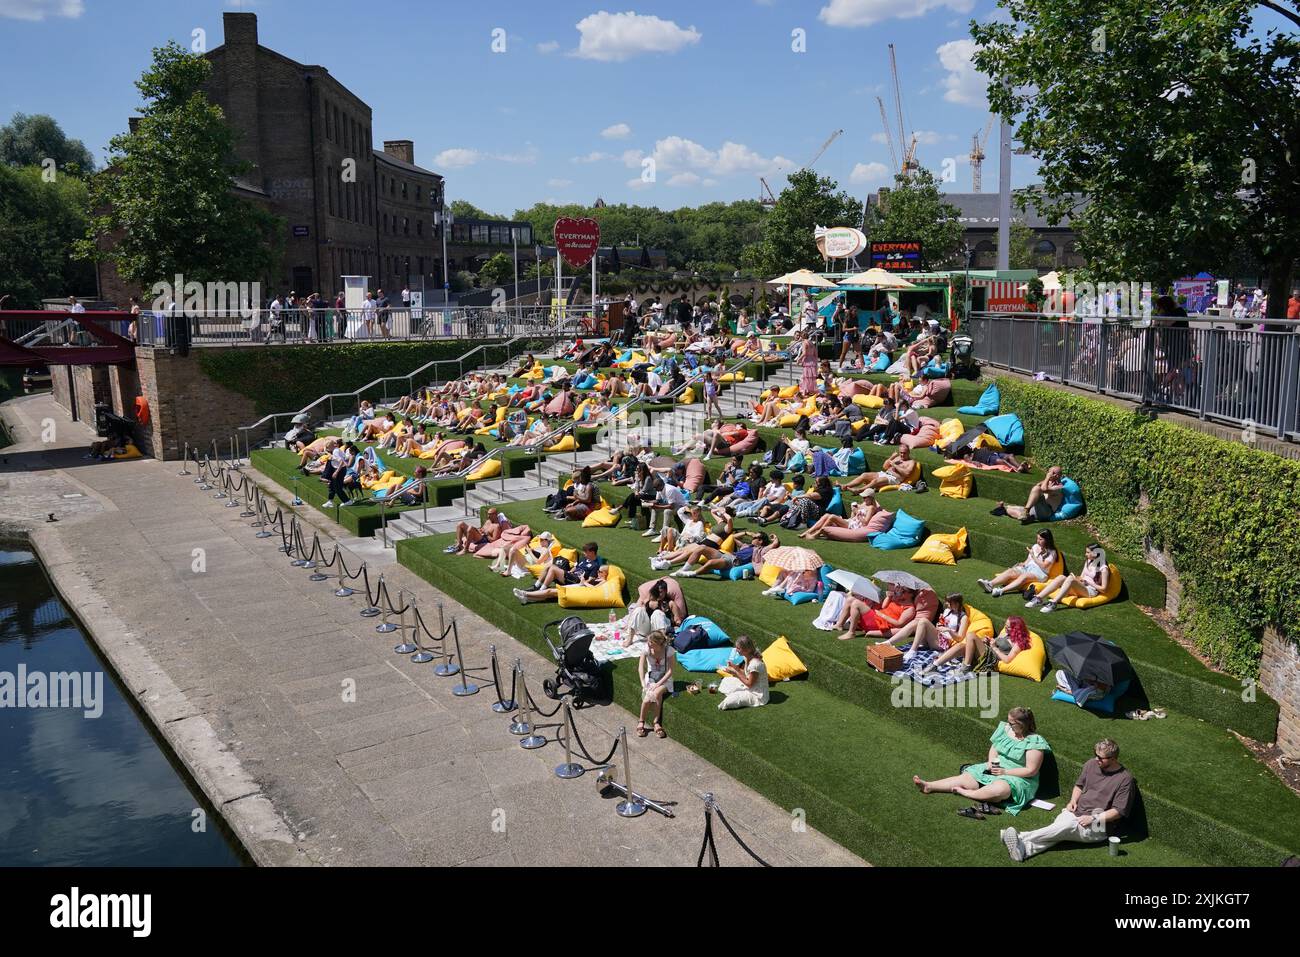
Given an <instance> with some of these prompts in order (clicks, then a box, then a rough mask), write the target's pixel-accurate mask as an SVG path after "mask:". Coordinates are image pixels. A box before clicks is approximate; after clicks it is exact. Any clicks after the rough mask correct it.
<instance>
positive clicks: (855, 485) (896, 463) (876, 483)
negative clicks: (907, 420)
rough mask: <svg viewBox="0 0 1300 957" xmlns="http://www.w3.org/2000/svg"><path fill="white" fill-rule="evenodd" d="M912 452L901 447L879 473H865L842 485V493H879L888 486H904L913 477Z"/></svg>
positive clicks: (888, 459)
mask: <svg viewBox="0 0 1300 957" xmlns="http://www.w3.org/2000/svg"><path fill="white" fill-rule="evenodd" d="M912 462H913V459H912V450H911V449H910V448H908V447H907V446H906V445H900V446H899V447H898V451H897V452H895V453H894V454H893V455H891V456H890V457H889V458H887V459H885V463H884V465H882V466H881V467H880V471H879V472H863V473H862V474H861V475H855V476H853V478H851V479H849V480H848V481H847V482H841V483H840V490H841V491H842V492H864V491H866V490H868V489H870V490H871V491H873V492H874V491H878V490H879V489H882V488H884V487H885V486H886V485H902V484H903V483H904V482H906V481H907V480H908V479H909V478H910V477H911V475H912V468H913V466H912Z"/></svg>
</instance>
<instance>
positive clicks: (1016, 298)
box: [971, 279, 1034, 312]
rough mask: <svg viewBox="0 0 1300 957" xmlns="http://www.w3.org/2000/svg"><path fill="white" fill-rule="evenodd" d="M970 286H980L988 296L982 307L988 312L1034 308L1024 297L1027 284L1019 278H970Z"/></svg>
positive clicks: (1029, 310) (1025, 310) (1030, 309)
mask: <svg viewBox="0 0 1300 957" xmlns="http://www.w3.org/2000/svg"><path fill="white" fill-rule="evenodd" d="M971 285H972V286H980V287H983V288H984V289H985V290H986V293H985V294H986V295H987V296H988V299H987V301H986V302H985V304H984V308H985V309H986V310H987V311H988V312H1033V311H1034V309H1033V307H1032V306H1030V305H1029V301H1028V300H1027V299H1025V293H1026V292H1027V290H1028V288H1029V287H1028V284H1027V283H1025V282H1023V281H1020V280H1007V279H984V280H981V279H972V280H971Z"/></svg>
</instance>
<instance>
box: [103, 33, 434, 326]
mask: <svg viewBox="0 0 1300 957" xmlns="http://www.w3.org/2000/svg"><path fill="white" fill-rule="evenodd" d="M222 23H223V27H224V30H225V42H224V43H223V44H222V45H221V46H219V47H217V48H216V49H214V50H211V51H209V52H208V53H207V54H206V56H207V58H208V60H209V61H210V62H211V63H212V73H211V76H210V78H209V80H208V85H207V94H208V97H209V99H211V100H212V102H214V103H216V104H217V105H218V106H220V107H221V109H222V111H223V112H224V113H225V117H226V122H227V123H229V124H230V125H231V127H233V128H234V130H235V134H236V147H235V149H236V152H237V153H238V155H239V156H240V157H241V158H242V159H244V160H246V161H247V162H248V163H250V164H251V165H252V166H253V169H252V170H251V171H250V172H249V173H248V174H247V175H246V176H245V177H243V179H242V180H241V181H239V182H238V183H236V184H235V185H234V189H235V190H236V192H238V193H239V194H240V195H241V196H243V197H244V198H245V199H249V200H252V201H254V202H260V203H262V204H263V205H264V206H265V207H266V208H267V209H269V210H270V211H271V212H272V213H274V214H275V215H277V216H279V217H281V218H282V219H283V220H284V222H285V226H284V229H285V235H284V256H283V259H282V261H281V265H280V269H279V273H278V274H277V275H273V276H272V277H270V281H271V283H272V287H273V288H270V289H263V293H264V294H265V295H266V296H267V297H268V298H269V297H270V296H271V295H274V294H276V293H284V292H288V291H290V290H293V291H296V292H298V293H299V294H302V295H305V294H307V293H310V292H319V293H321V294H322V295H332V294H334V293H336V292H338V291H339V290H340V289H342V288H343V285H342V281H341V279H340V277H341V276H343V275H363V276H370V287H371V288H372V289H374V288H377V287H383V288H384V289H385V290H387V291H389V292H390V293H395V292H397V291H398V290H400V289H401V287H402V285H403V284H404V283H407V282H410V283H412V284H413V287H416V288H418V286H419V284H420V277H424V283H425V286H426V287H427V288H430V289H437V288H440V287H441V285H442V260H441V250H442V240H441V237H440V236H439V234H438V229H437V227H436V226H435V225H434V215H433V214H434V212H435V210H439V209H441V208H442V204H443V195H444V194H443V180H442V177H441V176H439V175H438V174H437V173H434V172H432V171H431V170H427V169H424V168H423V167H420V166H417V165H416V164H415V144H414V143H412V142H411V141H410V140H386V141H384V144H383V149H382V150H377V149H375V148H374V145H373V140H372V133H371V111H370V107H369V105H368V104H366V103H365V102H364V101H363V100H362V99H360V98H359V97H358V96H356V95H355V94H354V93H352V91H351V90H349V89H348V88H347V87H345V86H343V84H341V83H339V82H338V81H337V80H336V79H334V78H333V77H332V76H330V73H329V71H328V70H327V69H325V67H322V66H310V65H305V64H302V63H298V62H297V61H295V60H291V59H289V58H288V57H286V56H284V55H283V54H280V53H277V52H276V51H274V50H270V49H267V48H266V47H264V46H261V45H260V44H259V43H258V42H257V15H256V14H252V13H229V12H228V13H226V14H224V16H223V17H222ZM106 241H108V242H111V237H107V238H106ZM231 278H232V281H247V282H252V281H255V280H257V279H259V278H260V277H247V278H245V277H231ZM99 284H100V295H101V296H102V297H104V298H108V299H111V300H113V301H115V302H118V303H119V304H124V303H125V301H126V297H127V296H128V295H131V294H136V293H138V290H135V289H129V288H127V287H125V286H124V285H123V284H122V283H121V281H120V280H119V279H118V278H117V276H116V274H115V271H114V270H113V269H112V266H111V264H108V263H101V264H100V267H99Z"/></svg>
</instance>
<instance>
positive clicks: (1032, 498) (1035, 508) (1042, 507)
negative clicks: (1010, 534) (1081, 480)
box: [992, 465, 1065, 525]
mask: <svg viewBox="0 0 1300 957" xmlns="http://www.w3.org/2000/svg"><path fill="white" fill-rule="evenodd" d="M1063 476H1064V472H1062V470H1061V467H1060V466H1059V465H1053V466H1052V467H1051V468H1049V469H1048V470H1047V474H1046V475H1044V476H1043V480H1042V481H1041V482H1035V483H1034V485H1033V487H1032V488H1031V489H1030V490H1029V498H1028V499H1026V501H1025V504H1024V505H1023V506H1020V505H1008V504H1007V503H1006V502H998V504H997V507H996V508H994V509H993V512H992V514H993V515H1006V516H1008V517H1010V518H1016V519H1019V520H1020V524H1021V525H1028V524H1030V523H1031V522H1050V521H1051V520H1052V516H1053V515H1055V514H1056V510H1057V509H1059V508H1060V507H1061V503H1062V502H1063V501H1065V485H1064V484H1063V483H1062V482H1061V479H1062V477H1063Z"/></svg>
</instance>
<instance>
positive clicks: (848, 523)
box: [799, 489, 881, 540]
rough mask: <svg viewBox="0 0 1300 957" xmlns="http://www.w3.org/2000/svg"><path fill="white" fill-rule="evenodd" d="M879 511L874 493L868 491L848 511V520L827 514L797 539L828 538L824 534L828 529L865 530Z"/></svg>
mask: <svg viewBox="0 0 1300 957" xmlns="http://www.w3.org/2000/svg"><path fill="white" fill-rule="evenodd" d="M879 511H881V507H880V505H878V504H877V503H876V493H875V492H874V491H873V490H871V489H868V490H867V491H866V494H865V497H864V498H863V499H862V501H860V502H855V503H854V505H853V508H852V509H851V510H850V511H849V517H848V518H840V517H839V516H838V515H835V514H834V513H832V512H827V513H826V514H825V515H823V516H822V517H821V518H819V519H817V521H816V522H814V523H813V526H812V527H811V528H809V529H808V531H806V532H803V533H801V534H800V535H799V537H800V538H807V539H810V540H811V539H816V538H828V537H829V536H827V535H825V534H824V533H825V531H826V529H828V528H849V529H859V528H866V527H867V523H868V522H869V521H871V517H872V516H873V515H875V514H876V513H877V512H879Z"/></svg>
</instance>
